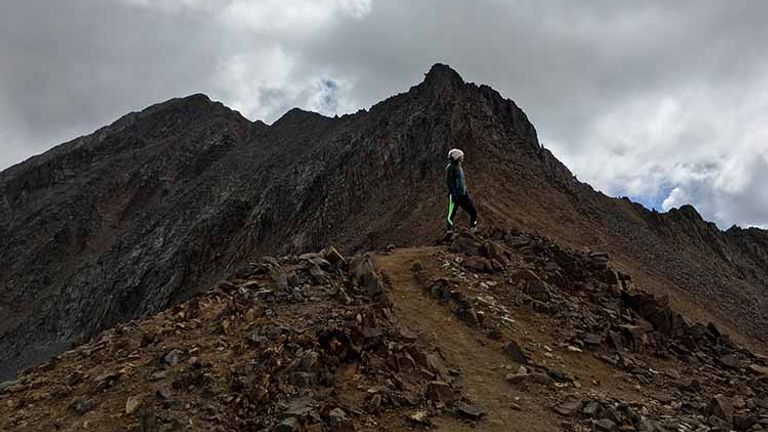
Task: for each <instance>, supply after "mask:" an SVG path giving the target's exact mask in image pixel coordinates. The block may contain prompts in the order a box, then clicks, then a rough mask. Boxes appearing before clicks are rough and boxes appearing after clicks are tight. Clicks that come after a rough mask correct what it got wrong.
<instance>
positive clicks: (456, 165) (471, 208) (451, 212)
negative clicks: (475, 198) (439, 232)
mask: <svg viewBox="0 0 768 432" xmlns="http://www.w3.org/2000/svg"><path fill="white" fill-rule="evenodd" d="M463 160H464V152H463V151H461V150H459V149H451V151H449V152H448V166H447V167H445V180H446V184H447V185H448V218H447V220H446V222H447V225H448V232H449V233H450V232H453V220H454V219H455V218H456V212H457V211H458V209H459V207H461V208H462V209H464V211H465V212H467V213H468V214H469V226H470V229H471V230H472V231H473V232H474V231H475V229H476V227H477V210H475V203H473V202H472V198H470V197H469V192H468V191H467V182H466V179H465V178H464V170H463V169H462V168H461V162H462V161H463Z"/></svg>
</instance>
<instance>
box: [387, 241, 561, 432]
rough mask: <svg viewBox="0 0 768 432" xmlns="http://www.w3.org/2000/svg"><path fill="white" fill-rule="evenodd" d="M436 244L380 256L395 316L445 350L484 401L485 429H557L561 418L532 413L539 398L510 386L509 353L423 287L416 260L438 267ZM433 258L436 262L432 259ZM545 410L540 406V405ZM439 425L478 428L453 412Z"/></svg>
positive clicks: (473, 396)
mask: <svg viewBox="0 0 768 432" xmlns="http://www.w3.org/2000/svg"><path fill="white" fill-rule="evenodd" d="M437 253H438V250H437V249H435V248H413V249H402V250H398V251H396V252H395V253H393V254H391V255H385V256H382V257H381V258H380V260H379V263H380V265H381V268H382V269H383V271H384V275H385V277H387V278H388V280H389V283H390V286H391V297H390V298H391V299H392V302H393V305H394V312H395V317H397V319H398V320H399V321H401V322H403V323H406V324H407V325H409V326H410V327H411V328H415V329H418V331H419V332H420V333H421V334H423V335H425V336H426V337H428V338H429V340H430V342H432V343H434V344H435V346H436V347H437V348H438V350H439V351H440V352H441V353H442V354H443V355H444V356H445V358H446V361H447V363H448V364H449V365H450V366H452V367H454V368H456V371H457V372H458V374H457V375H458V378H457V381H458V382H459V383H461V385H462V388H463V390H464V391H465V396H466V397H467V398H468V399H469V400H471V401H476V404H477V406H478V407H482V410H483V411H484V413H485V417H486V418H487V421H486V422H484V424H483V429H484V430H489V431H508V430H510V428H512V427H513V425H514V427H516V428H517V429H518V430H529V431H551V430H554V429H556V424H557V421H556V420H557V419H556V418H553V415H546V414H545V413H542V412H539V413H536V414H535V415H531V414H532V411H535V410H531V409H530V408H531V406H530V405H532V404H535V401H528V400H525V401H521V397H520V396H519V395H516V393H518V392H514V391H513V390H512V389H510V386H509V384H508V383H506V382H505V380H504V377H505V375H506V374H507V373H508V371H507V370H506V369H505V368H504V367H505V366H506V365H507V364H508V362H509V359H508V357H507V356H505V355H504V354H503V353H502V352H501V351H500V350H499V349H497V347H494V346H492V345H489V342H491V341H489V340H488V339H487V338H486V337H485V335H482V334H480V333H479V332H477V331H475V330H473V329H472V328H470V327H468V326H467V325H466V324H465V323H464V322H462V321H461V320H460V319H458V318H457V317H455V316H453V315H452V314H450V312H448V313H446V307H445V305H442V304H440V303H439V301H438V300H437V299H432V298H430V297H429V295H428V294H427V293H425V292H424V290H423V289H422V287H421V286H420V284H419V282H418V280H417V279H416V277H415V275H414V273H413V271H412V267H413V265H414V263H416V262H418V263H419V264H417V265H422V266H425V268H424V271H430V272H433V273H439V272H440V271H442V269H441V268H439V266H438V268H437V269H435V268H434V264H439V263H435V261H436V257H435V256H434V255H435V254H437ZM430 264H432V265H430ZM539 411H541V410H539ZM435 424H436V425H438V426H439V429H440V430H446V431H465V430H475V429H476V426H475V425H474V424H468V423H466V422H463V421H460V420H457V419H455V418H450V417H446V418H440V419H436V420H435Z"/></svg>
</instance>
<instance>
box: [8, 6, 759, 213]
mask: <svg viewBox="0 0 768 432" xmlns="http://www.w3.org/2000/svg"><path fill="white" fill-rule="evenodd" d="M0 4H1V5H2V14H0V168H5V167H7V166H10V165H12V164H14V163H17V162H19V161H21V160H23V159H25V158H27V157H29V156H30V155H32V154H35V153H39V152H41V151H44V150H46V149H48V148H50V147H51V146H53V145H55V144H58V143H61V142H64V141H66V140H69V139H71V138H74V137H76V136H78V135H82V134H86V133H90V132H92V131H93V130H94V129H96V128H98V127H99V126H102V125H104V124H107V123H109V122H111V121H113V120H114V119H116V118H117V117H119V116H121V115H122V114H124V113H126V112H128V111H131V110H138V109H141V108H143V107H145V106H147V105H149V104H151V103H155V102H158V101H162V100H165V99H168V98H171V97H176V96H184V95H188V94H192V93H198V92H204V93H206V94H208V95H209V96H211V97H212V98H213V99H216V100H220V101H222V102H224V103H225V104H226V105H228V106H230V107H232V108H234V109H237V110H239V111H240V112H242V113H243V114H244V115H245V116H246V117H248V118H250V119H252V120H255V119H262V120H264V121H266V122H268V123H270V122H272V121H274V120H275V119H277V118H278V117H279V116H280V115H281V114H282V113H284V112H285V111H287V110H288V109H289V108H291V107H293V106H299V107H302V108H305V109H311V110H315V111H319V112H322V113H324V114H328V115H333V114H341V113H345V112H354V111H356V110H358V109H360V108H367V107H368V106H370V105H371V104H373V103H375V102H377V101H379V100H381V99H383V98H386V97H388V96H390V95H392V94H394V93H397V92H401V91H404V90H406V89H407V88H408V87H410V86H411V85H413V84H415V83H417V82H419V81H420V80H421V79H422V76H423V75H422V74H423V73H424V72H426V71H427V70H428V68H429V66H430V65H431V64H432V63H435V62H438V61H439V62H444V63H448V64H450V65H451V66H453V67H454V68H455V69H457V70H458V71H459V73H461V74H462V75H463V76H464V78H465V80H468V81H474V82H478V83H487V84H490V85H491V86H493V87H494V88H496V89H497V90H499V91H500V92H501V93H502V94H503V95H504V96H506V97H509V98H511V99H513V100H515V101H516V102H517V103H518V105H520V106H521V107H522V108H523V109H524V110H525V111H526V113H527V114H528V116H529V117H530V119H531V120H532V121H533V122H534V124H535V125H536V128H537V130H538V132H539V137H540V139H541V141H542V143H543V144H544V145H545V146H547V147H549V148H551V149H552V150H553V151H554V152H555V154H556V155H557V156H558V157H559V158H560V159H561V160H563V161H564V162H565V163H566V164H567V165H568V166H569V167H570V168H571V169H572V170H573V171H574V173H575V174H577V176H578V177H579V179H581V180H583V181H587V182H589V183H591V184H592V185H593V186H595V187H596V188H598V189H600V190H602V191H603V192H605V193H608V194H610V195H628V196H631V197H633V198H634V199H636V200H640V201H641V202H643V203H645V204H646V205H648V206H654V207H656V208H658V209H660V210H661V209H668V208H670V207H676V206H679V205H682V204H685V203H692V204H694V205H695V206H696V207H697V208H698V209H699V210H700V211H701V212H702V214H703V215H704V216H705V217H706V218H708V219H710V220H714V221H716V222H717V223H718V224H719V225H720V226H721V227H722V228H727V227H728V226H730V225H731V224H739V225H758V226H768V188H766V187H765V185H766V184H768V121H766V120H768V44H766V43H765V41H767V40H768V26H766V25H765V23H766V22H768V4H766V3H765V2H763V1H760V0H755V1H746V0H736V1H727V0H722V1H707V0H691V1H677V2H669V1H642V2H639V1H619V0H604V1H599V0H598V1H594V0H590V1H574V0H562V1H501V0H473V1H459V0H419V1H400V0H253V1H248V0H216V1H213V0H210V1H209V0H67V1H52V0H50V1H43V0H0Z"/></svg>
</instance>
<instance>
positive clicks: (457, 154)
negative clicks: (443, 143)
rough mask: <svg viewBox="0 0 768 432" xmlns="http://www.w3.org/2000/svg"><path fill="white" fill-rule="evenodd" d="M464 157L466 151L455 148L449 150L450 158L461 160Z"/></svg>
mask: <svg viewBox="0 0 768 432" xmlns="http://www.w3.org/2000/svg"><path fill="white" fill-rule="evenodd" d="M463 157H464V152H463V151H461V150H459V149H457V148H455V149H451V150H450V151H449V152H448V159H454V160H459V159H461V158H463Z"/></svg>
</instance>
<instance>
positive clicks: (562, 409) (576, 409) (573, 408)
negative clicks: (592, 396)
mask: <svg viewBox="0 0 768 432" xmlns="http://www.w3.org/2000/svg"><path fill="white" fill-rule="evenodd" d="M583 408H584V404H583V403H582V402H581V401H580V400H568V401H565V402H562V403H560V404H559V405H557V406H555V408H554V410H555V412H556V413H558V414H560V415H563V416H566V417H576V416H578V415H579V414H580V413H581V410H582V409H583Z"/></svg>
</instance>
